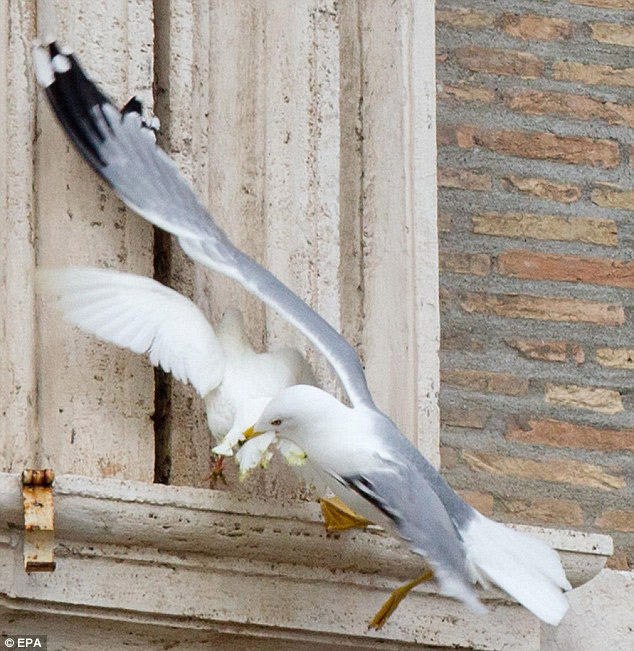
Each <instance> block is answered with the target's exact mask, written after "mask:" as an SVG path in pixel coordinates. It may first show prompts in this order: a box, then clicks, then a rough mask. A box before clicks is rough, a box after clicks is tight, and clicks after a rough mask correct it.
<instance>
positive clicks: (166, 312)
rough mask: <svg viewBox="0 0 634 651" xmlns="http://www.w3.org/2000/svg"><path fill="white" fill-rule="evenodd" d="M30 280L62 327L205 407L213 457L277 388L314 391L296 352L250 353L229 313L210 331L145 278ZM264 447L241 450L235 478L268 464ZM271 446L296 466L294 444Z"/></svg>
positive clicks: (182, 302) (82, 274)
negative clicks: (188, 388)
mask: <svg viewBox="0 0 634 651" xmlns="http://www.w3.org/2000/svg"><path fill="white" fill-rule="evenodd" d="M37 280H38V283H37V285H38V291H39V292H40V294H42V295H47V296H50V297H54V298H55V299H56V302H55V305H56V307H57V308H58V309H59V311H60V312H61V313H62V315H63V317H64V319H65V320H66V321H68V322H69V323H71V324H73V325H75V326H78V327H79V328H80V329H81V330H83V331H84V332H88V333H90V334H93V335H95V336H96V337H98V338H99V339H102V340H104V341H107V342H109V343H113V344H115V345H117V346H119V347H120V348H126V349H128V350H131V351H132V352H134V353H139V354H147V355H148V357H149V361H150V363H151V364H152V365H153V366H160V367H161V368H162V369H163V370H164V371H165V372H167V373H171V374H172V375H173V376H174V377H175V378H176V379H177V380H179V381H181V382H183V383H185V384H187V383H191V385H192V386H193V387H194V389H195V390H196V391H197V393H198V394H199V395H200V396H201V397H202V398H203V400H204V402H205V409H206V412H207V424H208V426H209V430H210V432H211V434H212V435H213V437H214V438H215V439H216V441H217V443H218V445H216V447H215V448H214V450H213V451H214V452H215V453H216V454H219V455H224V456H231V455H232V453H233V448H234V447H235V446H236V445H237V444H239V443H240V442H242V441H244V437H243V436H242V433H243V431H244V430H245V429H246V428H247V426H248V425H249V424H251V423H253V422H254V421H255V420H256V419H257V418H258V416H259V415H260V414H261V413H262V410H263V409H264V407H266V405H267V404H268V403H269V402H270V400H271V399H272V398H273V397H275V396H276V395H277V394H278V393H279V392H280V391H281V390H282V389H285V388H287V387H289V386H292V385H294V384H308V385H314V384H315V376H314V375H313V371H312V369H311V367H310V365H309V363H308V362H307V361H306V359H305V358H304V357H303V355H302V354H301V353H300V352H299V351H298V350H297V349H295V348H283V349H280V350H273V351H269V352H264V353H257V352H256V351H255V350H254V349H253V346H252V345H251V343H250V342H249V339H248V337H247V333H246V331H245V327H244V318H243V316H242V313H241V312H240V311H239V310H237V309H235V308H230V309H228V310H226V311H225V313H224V315H223V317H222V320H221V321H220V323H219V324H218V326H217V327H216V329H215V330H214V328H213V326H212V325H211V324H210V323H209V321H208V320H207V319H206V317H205V315H204V314H203V313H202V311H201V310H200V309H199V308H198V307H197V306H196V305H195V304H194V303H193V302H192V301H190V300H189V299H188V298H186V297H185V296H183V295H182V294H180V293H178V292H177V291H175V290H173V289H171V288H169V287H166V286H165V285H163V284H161V283H159V282H158V281H156V280H153V279H151V278H146V277H145V276H139V275H136V274H132V273H124V272H121V271H116V270H114V269H98V268H95V267H68V268H65V269H39V270H38V274H37ZM272 442H273V437H269V439H268V440H265V439H263V440H262V441H261V442H256V441H252V442H249V443H248V444H245V445H242V446H241V448H240V450H239V452H238V462H239V463H240V472H241V475H242V476H244V475H246V473H247V472H248V471H250V470H251V469H252V468H253V467H255V466H256V465H258V464H263V463H266V461H268V460H269V459H270V455H271V453H270V452H269V451H268V447H269V445H270V444H271V443H272ZM253 443H255V445H253ZM278 447H279V448H280V452H281V453H282V455H283V456H284V458H285V459H286V460H287V462H288V463H289V464H291V465H300V464H302V463H303V461H304V459H305V455H304V453H303V452H302V450H300V449H299V448H298V447H297V446H296V445H294V444H292V443H289V442H285V441H282V442H281V445H278ZM221 473H222V465H221V464H215V468H214V471H212V475H211V477H212V479H217V478H222V479H223V480H224V476H223V475H222V474H221Z"/></svg>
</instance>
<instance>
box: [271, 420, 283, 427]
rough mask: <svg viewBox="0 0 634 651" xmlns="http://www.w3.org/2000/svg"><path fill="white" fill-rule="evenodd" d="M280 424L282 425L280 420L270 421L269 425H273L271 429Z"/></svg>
mask: <svg viewBox="0 0 634 651" xmlns="http://www.w3.org/2000/svg"><path fill="white" fill-rule="evenodd" d="M281 424H282V420H281V419H280V418H277V419H275V420H272V421H271V425H273V427H277V426H278V425H281Z"/></svg>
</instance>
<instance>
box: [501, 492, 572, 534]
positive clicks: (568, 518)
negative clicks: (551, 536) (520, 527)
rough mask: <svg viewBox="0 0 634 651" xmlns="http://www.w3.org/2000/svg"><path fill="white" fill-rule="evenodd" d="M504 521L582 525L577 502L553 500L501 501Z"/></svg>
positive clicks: (559, 525) (558, 525) (557, 525)
mask: <svg viewBox="0 0 634 651" xmlns="http://www.w3.org/2000/svg"><path fill="white" fill-rule="evenodd" d="M500 506H501V508H502V511H503V513H504V519H505V520H507V519H508V520H512V521H515V522H530V523H538V522H539V523H542V524H550V525H553V526H556V527H561V525H563V524H565V525H568V526H573V527H574V526H579V525H582V524H583V510H582V509H581V506H580V505H579V504H578V503H577V502H573V501H572V500H561V499H554V498H537V497H536V498H531V499H522V500H517V499H502V500H500Z"/></svg>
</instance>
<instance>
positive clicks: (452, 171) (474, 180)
mask: <svg viewBox="0 0 634 651" xmlns="http://www.w3.org/2000/svg"><path fill="white" fill-rule="evenodd" d="M438 185H439V187H441V188H459V189H461V190H491V185H492V181H491V175H490V174H487V173H485V172H476V171H475V170H465V169H456V168H449V167H440V168H438Z"/></svg>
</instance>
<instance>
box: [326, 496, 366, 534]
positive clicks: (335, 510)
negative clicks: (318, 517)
mask: <svg viewBox="0 0 634 651" xmlns="http://www.w3.org/2000/svg"><path fill="white" fill-rule="evenodd" d="M319 506H320V507H321V513H322V515H323V516H324V524H325V525H326V531H327V532H328V533H333V532H335V531H345V530H346V529H365V528H366V527H367V526H368V525H370V524H372V523H371V522H370V521H369V520H366V519H365V518H362V517H361V516H360V515H357V514H356V513H355V512H354V511H353V510H352V509H351V508H349V507H348V506H347V505H346V504H345V503H344V502H343V501H342V500H340V499H339V498H338V497H322V498H320V499H319Z"/></svg>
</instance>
